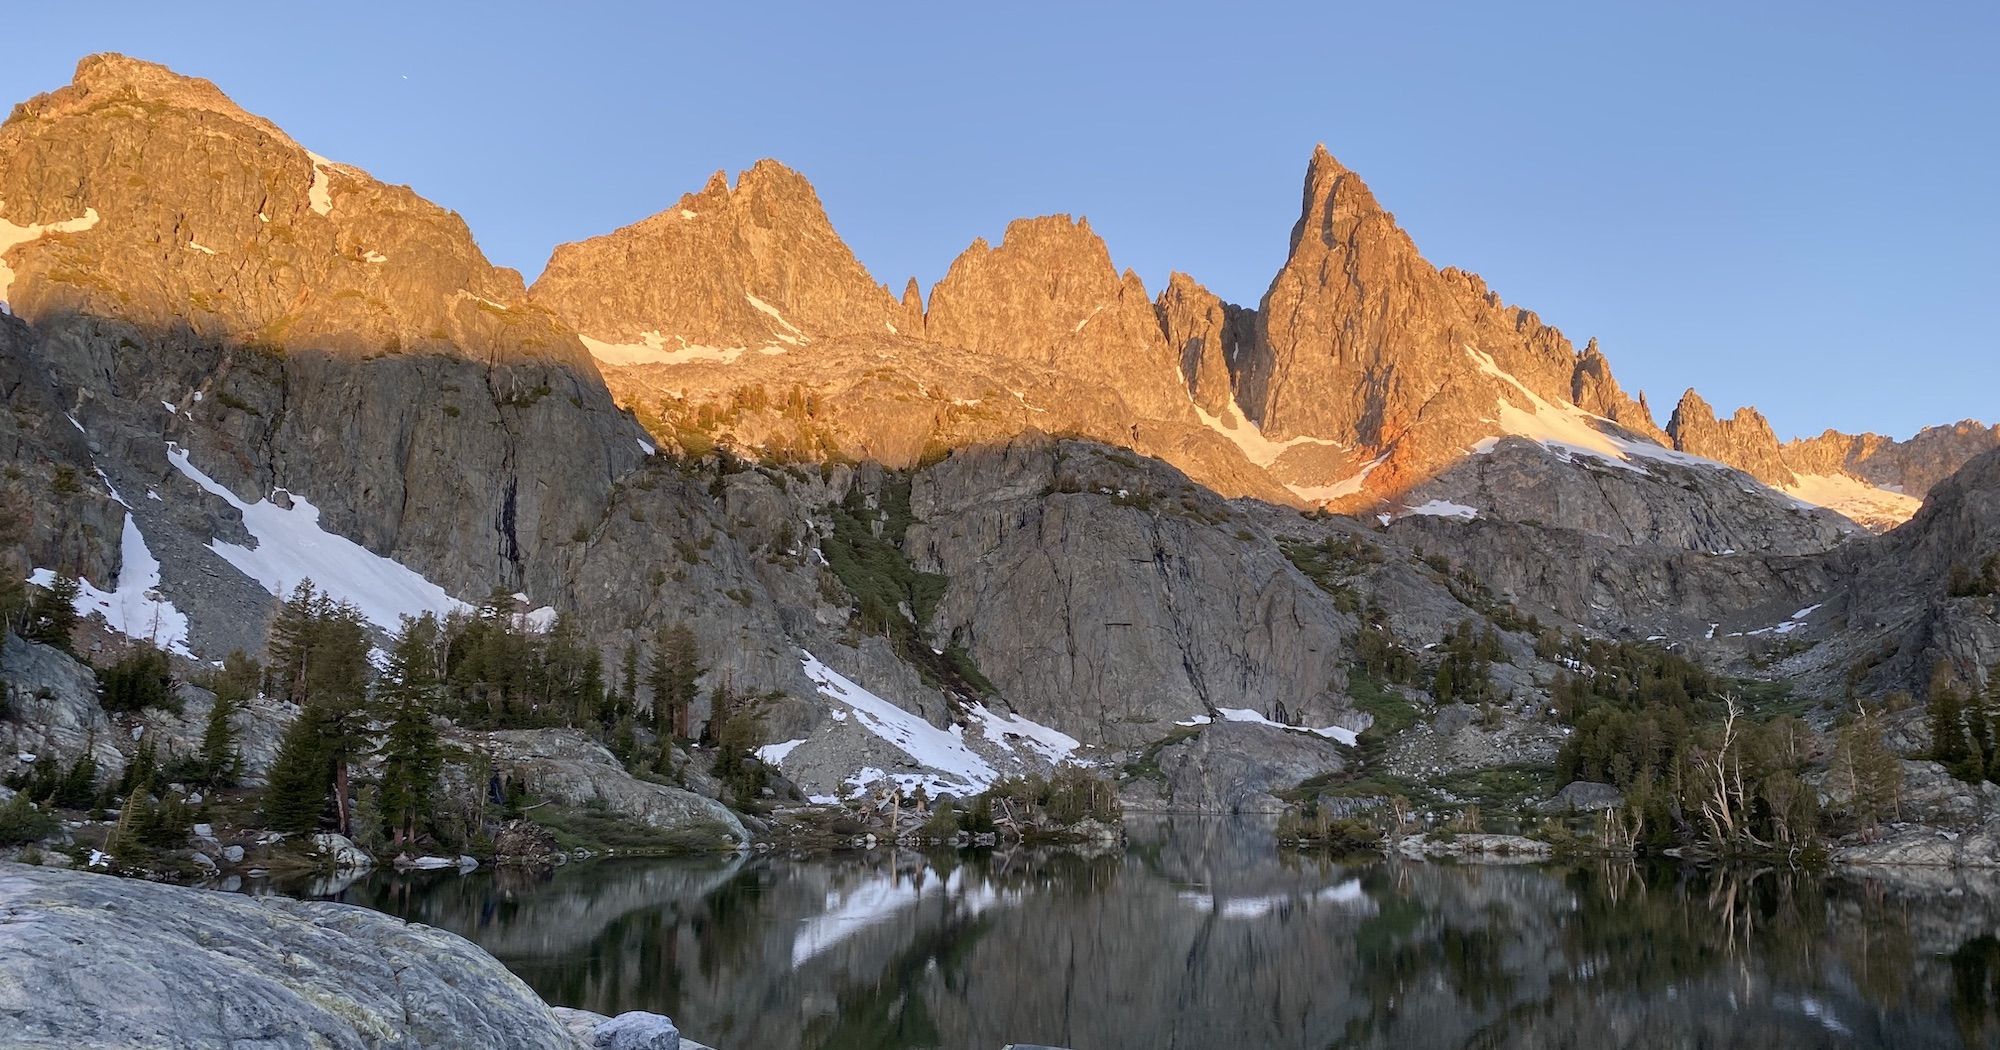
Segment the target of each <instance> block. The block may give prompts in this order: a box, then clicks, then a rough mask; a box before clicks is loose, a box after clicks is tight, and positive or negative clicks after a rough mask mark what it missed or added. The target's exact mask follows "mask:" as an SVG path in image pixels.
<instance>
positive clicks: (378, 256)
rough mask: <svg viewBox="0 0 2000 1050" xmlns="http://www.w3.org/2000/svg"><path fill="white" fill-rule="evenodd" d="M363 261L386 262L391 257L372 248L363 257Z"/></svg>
mask: <svg viewBox="0 0 2000 1050" xmlns="http://www.w3.org/2000/svg"><path fill="white" fill-rule="evenodd" d="M361 261H362V262H371V263H385V262H388V261H389V257H388V256H386V255H383V254H382V253H381V252H378V251H373V250H370V251H369V252H368V254H366V255H364V256H362V257H361Z"/></svg>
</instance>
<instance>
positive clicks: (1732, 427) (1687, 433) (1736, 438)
mask: <svg viewBox="0 0 2000 1050" xmlns="http://www.w3.org/2000/svg"><path fill="white" fill-rule="evenodd" d="M1667 435H1668V436H1669V437H1671V438H1672V439H1673V442H1674V447H1675V448H1677V449H1679V450H1681V451H1682V452H1687V453H1690V454H1692V455H1696V456H1702V457H1705V458H1707V459H1712V460H1715V461H1717V462H1720V463H1727V464H1729V465H1730V466H1732V467H1736V468H1738V469H1739V470H1742V471H1744V472H1746V473H1748V474H1750V475H1751V476H1753V477H1755V478H1757V479H1758V480H1760V481H1762V482H1764V483H1765V484H1768V485H1773V486H1776V487H1779V488H1784V487H1786V486H1790V485H1795V484H1797V483H1798V477H1797V476H1796V475H1794V474H1793V473H1792V470H1791V468H1790V467H1788V466H1786V465H1785V458H1784V456H1783V454H1782V453H1781V452H1780V451H1779V449H1778V435H1777V433H1776V432H1774V431H1773V430H1772V429H1771V422H1770V420H1767V419H1765V418H1764V414H1763V413H1762V412H1759V411H1757V410H1756V409H1755V408H1752V407H1750V406H1748V405H1745V406H1743V407H1741V408H1738V409H1737V410H1736V411H1735V412H1734V413H1732V414H1731V415H1730V417H1729V418H1728V419H1717V418H1716V416H1715V410H1714V409H1713V408H1711V407H1710V406H1709V403H1708V402H1707V401H1706V400H1704V399H1703V398H1702V396H1701V395H1700V394H1697V393H1695V392H1694V390H1693V388H1689V389H1688V391H1687V392H1686V393H1684V394H1682V395H1681V400H1680V403H1679V404H1677V405H1675V406H1674V414H1673V416H1672V417H1671V418H1669V419H1668V420H1667Z"/></svg>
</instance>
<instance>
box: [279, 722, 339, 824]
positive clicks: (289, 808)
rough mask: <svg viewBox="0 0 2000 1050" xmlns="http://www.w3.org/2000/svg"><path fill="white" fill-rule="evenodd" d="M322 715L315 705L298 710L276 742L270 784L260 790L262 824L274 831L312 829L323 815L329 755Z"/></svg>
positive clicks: (330, 772) (329, 776)
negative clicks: (275, 756) (262, 803)
mask: <svg viewBox="0 0 2000 1050" xmlns="http://www.w3.org/2000/svg"><path fill="white" fill-rule="evenodd" d="M323 715H324V712H323V711H322V710H321V709H320V708H319V707H317V706H313V707H307V708H306V709H304V710H303V711H300V712H299V716H298V717H297V718H295V719H293V720H292V724H291V725H290V726H289V727H287V728H286V729H285V735H284V737H283V739H282V740H280V741H279V744H278V757H277V759H276V760H275V761H273V762H272V763H271V772H270V774H269V781H270V786H269V787H268V788H267V789H266V790H265V792H264V823H265V824H267V825H269V826H270V827H271V829H272V830H274V831H282V832H285V833H286V834H305V833H308V832H311V831H315V830H318V828H319V824H320V820H321V819H322V818H324V817H325V815H326V803H327V789H328V785H330V784H331V783H332V781H333V758H332V755H331V753H330V752H329V750H328V749H327V747H326V742H325V730H324V727H323V725H322V722H323Z"/></svg>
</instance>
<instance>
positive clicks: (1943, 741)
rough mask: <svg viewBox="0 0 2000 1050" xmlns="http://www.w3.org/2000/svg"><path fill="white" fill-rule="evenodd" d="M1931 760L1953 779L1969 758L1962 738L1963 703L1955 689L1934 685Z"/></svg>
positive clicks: (1970, 749)
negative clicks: (1941, 766) (1945, 770)
mask: <svg viewBox="0 0 2000 1050" xmlns="http://www.w3.org/2000/svg"><path fill="white" fill-rule="evenodd" d="M1930 724H1931V758H1932V759H1934V760H1936V761H1937V762H1938V763H1939V764H1940V765H1943V766H1944V767H1945V768H1946V769H1949V770H1951V771H1952V775H1953V776H1957V775H1958V774H1959V772H1960V771H1961V770H1963V769H1964V768H1965V766H1966V761H1967V759H1969V758H1970V757H1971V755H1972V745H1971V743H1970V742H1969V741H1968V740H1967V739H1966V736H1965V715H1964V700H1963V699H1962V698H1961V697H1960V696H1959V694H1958V690H1957V688H1955V687H1953V686H1951V685H1946V684H1942V683H1940V684H1937V685H1934V686H1933V687H1932V689H1931V703H1930Z"/></svg>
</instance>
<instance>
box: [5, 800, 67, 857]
mask: <svg viewBox="0 0 2000 1050" xmlns="http://www.w3.org/2000/svg"><path fill="white" fill-rule="evenodd" d="M58 827H60V824H59V823H58V822H57V821H56V818H55V815H54V814H52V813H49V812H46V811H44V810H41V809H37V808H35V805H34V803H32V802H29V801H28V795H27V793H26V792H22V793H20V794H17V795H15V796H14V798H13V800H12V801H10V802H8V803H7V804H6V805H4V806H0V846H24V845H27V844H28V843H30V842H39V841H41V840H42V839H45V838H47V837H49V836H50V835H53V834H55V832H56V829H57V828H58Z"/></svg>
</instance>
